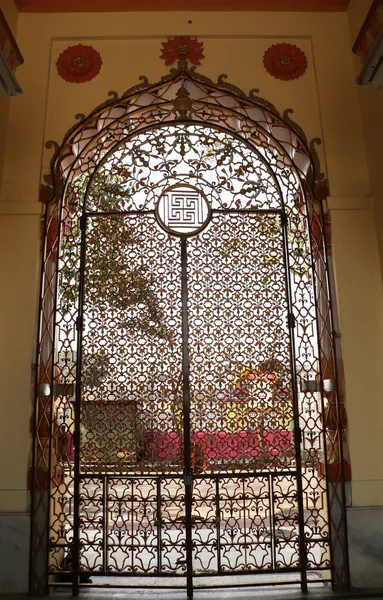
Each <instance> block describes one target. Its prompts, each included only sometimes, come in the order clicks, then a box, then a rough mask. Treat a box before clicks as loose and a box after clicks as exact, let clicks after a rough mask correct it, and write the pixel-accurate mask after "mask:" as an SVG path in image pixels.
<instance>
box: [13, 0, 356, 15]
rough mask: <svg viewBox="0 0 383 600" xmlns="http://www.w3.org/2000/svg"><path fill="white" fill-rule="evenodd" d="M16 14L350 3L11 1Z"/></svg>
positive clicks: (315, 7)
mask: <svg viewBox="0 0 383 600" xmlns="http://www.w3.org/2000/svg"><path fill="white" fill-rule="evenodd" d="M15 3H16V5H17V7H18V9H19V11H20V12H25V13H68V12H77V13H78V12H131V11H137V12H143V11H153V12H162V11H177V12H179V11H185V10H188V11H204V12H206V11H220V12H222V11H266V12H270V11H273V12H274V11H283V12H343V11H346V10H347V8H348V5H349V3H350V0H162V2H161V3H159V2H158V0H15Z"/></svg>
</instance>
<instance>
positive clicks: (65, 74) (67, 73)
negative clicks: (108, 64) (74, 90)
mask: <svg viewBox="0 0 383 600" xmlns="http://www.w3.org/2000/svg"><path fill="white" fill-rule="evenodd" d="M101 65H102V60H101V56H100V54H99V52H97V50H95V49H94V48H92V46H83V45H82V44H77V46H69V47H68V48H67V49H66V50H64V52H62V53H61V54H60V56H59V57H58V59H57V63H56V67H57V72H58V74H59V75H60V77H62V78H63V79H64V80H65V81H68V82H70V83H84V82H85V81H90V80H91V79H93V78H94V77H96V75H98V73H99V72H100V69H101Z"/></svg>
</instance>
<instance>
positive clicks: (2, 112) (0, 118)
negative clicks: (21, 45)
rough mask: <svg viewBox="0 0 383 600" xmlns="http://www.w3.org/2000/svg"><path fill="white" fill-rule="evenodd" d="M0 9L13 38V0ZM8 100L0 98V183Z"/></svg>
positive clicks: (0, 2) (1, 4)
mask: <svg viewBox="0 0 383 600" xmlns="http://www.w3.org/2000/svg"><path fill="white" fill-rule="evenodd" d="M0 9H1V10H2V12H3V15H4V17H5V19H6V21H7V23H8V26H9V28H10V30H11V31H12V34H13V36H14V37H16V35H17V21H18V11H17V8H16V5H15V3H14V1H13V0H0ZM10 101H11V99H10V98H0V181H1V174H2V169H3V160H4V153H5V138H6V134H7V124H8V114H9V103H10Z"/></svg>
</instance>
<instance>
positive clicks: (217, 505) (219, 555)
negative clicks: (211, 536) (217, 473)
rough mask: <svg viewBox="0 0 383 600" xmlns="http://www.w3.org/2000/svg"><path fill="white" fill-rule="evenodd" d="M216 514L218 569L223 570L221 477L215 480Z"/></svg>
mask: <svg viewBox="0 0 383 600" xmlns="http://www.w3.org/2000/svg"><path fill="white" fill-rule="evenodd" d="M215 516H216V523H217V571H218V573H220V571H221V510H220V507H219V478H218V477H217V479H216V480H215Z"/></svg>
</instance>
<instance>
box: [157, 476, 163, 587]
mask: <svg viewBox="0 0 383 600" xmlns="http://www.w3.org/2000/svg"><path fill="white" fill-rule="evenodd" d="M161 520H162V515H161V478H160V477H158V478H157V569H158V574H159V575H160V574H161V566H162V556H161Z"/></svg>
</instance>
